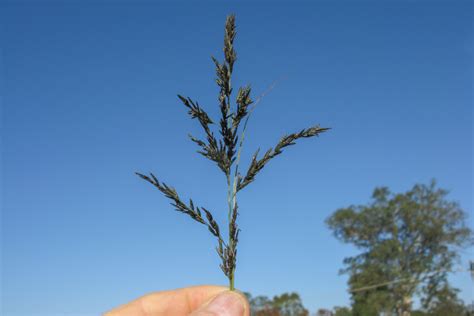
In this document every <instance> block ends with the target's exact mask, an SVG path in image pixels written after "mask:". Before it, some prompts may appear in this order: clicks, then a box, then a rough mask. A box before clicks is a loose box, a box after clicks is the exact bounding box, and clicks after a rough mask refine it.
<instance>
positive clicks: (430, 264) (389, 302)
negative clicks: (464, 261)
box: [327, 181, 473, 316]
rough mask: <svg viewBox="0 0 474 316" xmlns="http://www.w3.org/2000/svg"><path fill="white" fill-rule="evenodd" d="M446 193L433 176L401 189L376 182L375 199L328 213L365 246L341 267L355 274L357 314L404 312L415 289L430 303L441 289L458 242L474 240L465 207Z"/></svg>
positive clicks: (336, 228) (341, 234) (341, 231)
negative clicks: (449, 198)
mask: <svg viewBox="0 0 474 316" xmlns="http://www.w3.org/2000/svg"><path fill="white" fill-rule="evenodd" d="M447 194H448V192H447V191H446V190H443V189H439V188H437V187H436V183H435V182H434V181H432V182H431V183H430V184H429V185H423V184H418V185H415V186H414V187H413V188H412V189H411V190H410V191H408V192H405V193H399V194H393V193H391V192H390V191H389V189H388V188H376V189H375V190H374V193H373V196H372V202H371V203H369V204H367V205H360V206H350V207H347V208H342V209H339V210H337V211H336V212H335V213H334V214H333V215H332V216H331V217H329V218H328V219H327V224H328V226H329V228H330V229H331V230H332V231H333V233H334V235H335V236H336V237H337V238H338V239H339V240H341V241H343V242H345V243H350V244H353V245H354V246H356V247H357V248H358V249H359V250H360V254H359V255H357V256H354V257H349V258H346V259H345V260H344V263H345V269H344V270H342V272H345V273H349V275H350V278H349V286H350V289H351V294H352V300H353V304H354V306H353V309H354V315H364V316H368V315H378V313H380V312H396V313H397V314H399V315H402V314H403V313H404V312H409V310H410V309H411V303H412V297H413V296H414V295H415V294H420V295H421V297H422V300H423V303H424V306H425V307H427V306H429V305H430V304H431V302H432V301H433V300H434V299H436V298H437V297H440V295H442V293H441V292H440V290H441V289H443V288H445V287H446V286H448V280H447V275H448V273H449V272H451V271H452V270H453V268H454V263H455V260H456V258H457V257H458V250H459V247H465V246H469V245H472V244H473V237H472V231H471V230H470V229H469V228H468V227H467V225H466V213H465V212H464V211H463V210H462V209H461V208H460V206H459V205H458V204H457V203H456V202H453V201H448V200H447V199H446V196H447Z"/></svg>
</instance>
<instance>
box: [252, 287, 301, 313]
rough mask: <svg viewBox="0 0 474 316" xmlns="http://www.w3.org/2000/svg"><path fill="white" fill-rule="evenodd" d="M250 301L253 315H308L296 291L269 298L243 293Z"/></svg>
mask: <svg viewBox="0 0 474 316" xmlns="http://www.w3.org/2000/svg"><path fill="white" fill-rule="evenodd" d="M245 295H246V296H247V299H248V300H249V303H250V309H251V315H254V316H308V315H309V312H308V310H307V309H306V308H305V307H304V306H303V302H302V301H301V298H300V296H299V295H298V293H283V294H282V295H277V296H274V297H273V299H269V298H268V297H266V296H256V297H252V295H251V294H250V293H245Z"/></svg>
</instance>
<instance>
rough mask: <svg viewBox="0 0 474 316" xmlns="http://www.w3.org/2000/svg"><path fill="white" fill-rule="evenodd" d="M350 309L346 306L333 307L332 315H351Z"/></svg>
mask: <svg viewBox="0 0 474 316" xmlns="http://www.w3.org/2000/svg"><path fill="white" fill-rule="evenodd" d="M352 315H353V314H352V311H351V309H350V308H347V307H334V316H352Z"/></svg>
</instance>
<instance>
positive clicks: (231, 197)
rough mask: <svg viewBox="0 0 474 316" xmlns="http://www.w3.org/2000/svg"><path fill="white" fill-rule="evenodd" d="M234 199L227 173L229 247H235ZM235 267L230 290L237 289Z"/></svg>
mask: <svg viewBox="0 0 474 316" xmlns="http://www.w3.org/2000/svg"><path fill="white" fill-rule="evenodd" d="M233 200H234V196H233V194H232V181H231V176H230V174H229V175H227V204H228V207H229V214H228V219H229V246H228V249H233V247H234V241H233V238H232V234H231V231H232V214H233V211H234V207H233V204H234V202H233ZM234 269H235V268H234V267H232V271H230V272H229V275H228V277H229V290H231V291H233V290H235V287H234Z"/></svg>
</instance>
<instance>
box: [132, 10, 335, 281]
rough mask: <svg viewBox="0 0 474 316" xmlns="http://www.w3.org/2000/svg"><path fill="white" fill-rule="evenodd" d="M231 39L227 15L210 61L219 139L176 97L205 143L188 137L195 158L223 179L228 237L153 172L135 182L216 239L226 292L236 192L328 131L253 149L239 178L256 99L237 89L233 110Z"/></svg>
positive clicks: (232, 260) (196, 109)
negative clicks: (286, 152) (217, 54)
mask: <svg viewBox="0 0 474 316" xmlns="http://www.w3.org/2000/svg"><path fill="white" fill-rule="evenodd" d="M235 36H236V26H235V16H234V15H229V16H228V17H227V19H226V23H225V31H224V49H223V51H224V60H223V61H222V62H219V61H218V60H217V59H216V58H214V57H212V60H213V62H214V64H215V67H216V76H217V78H216V83H217V86H218V87H219V95H218V101H219V109H220V113H221V117H220V118H219V128H218V129H219V134H220V137H216V136H215V134H214V132H213V131H212V127H213V125H214V124H215V123H214V120H213V119H212V118H211V117H210V116H209V115H208V114H207V113H206V111H205V110H204V109H203V108H202V107H201V106H200V105H199V104H198V102H196V101H193V100H192V99H191V98H189V97H184V96H181V95H178V98H179V99H180V100H181V102H182V103H183V104H184V106H185V107H186V108H187V109H188V114H189V115H190V117H191V119H197V121H198V122H199V124H200V125H201V127H202V129H203V132H204V134H205V140H202V139H199V138H197V137H194V136H193V135H189V137H190V139H191V141H193V142H194V143H195V144H196V145H197V146H198V147H199V150H198V153H199V154H201V155H202V156H204V157H205V158H207V159H209V160H211V161H212V162H213V163H215V164H216V165H217V167H218V168H219V169H220V170H221V171H222V172H223V173H224V175H225V177H226V183H227V205H228V229H227V233H228V238H227V239H226V240H225V238H224V237H223V234H222V229H221V228H220V227H219V225H218V223H217V222H216V221H215V220H214V217H213V215H212V213H211V212H210V211H208V210H207V209H206V208H204V207H196V206H195V205H194V203H193V201H192V200H189V203H186V202H184V201H183V200H182V199H181V197H180V196H179V195H178V193H177V191H176V190H175V189H174V188H173V187H171V186H168V185H166V184H165V183H163V182H160V181H159V180H158V178H157V177H156V176H155V175H154V174H153V173H150V175H144V174H142V173H138V172H137V175H138V176H139V177H141V178H142V179H144V180H145V181H147V182H149V183H151V184H152V185H153V186H154V187H156V188H157V189H158V190H159V191H161V192H162V193H163V194H164V195H165V196H166V197H167V198H169V199H170V200H171V204H172V205H173V206H174V208H175V209H176V210H177V211H179V212H181V213H183V214H186V215H188V216H189V217H190V218H192V219H193V220H194V221H196V222H198V223H200V224H203V225H205V226H206V227H207V228H208V230H209V231H210V232H211V234H212V235H213V236H214V237H216V239H217V247H216V250H217V254H218V255H219V257H220V259H221V264H220V267H221V269H222V271H223V272H224V274H225V275H226V276H227V278H228V279H229V288H230V289H231V290H233V289H234V274H235V268H236V262H237V244H238V241H239V232H240V229H239V227H238V225H237V217H238V215H239V211H238V205H237V193H238V192H239V191H240V190H241V189H243V188H244V187H246V186H247V185H248V184H250V183H251V182H252V181H254V180H255V177H256V175H257V174H258V173H259V172H260V171H261V170H262V169H263V167H264V166H265V165H266V164H267V163H268V162H269V161H270V160H271V159H273V158H275V157H276V156H278V155H280V154H281V153H282V152H283V151H282V150H283V149H284V148H285V147H288V146H291V145H294V144H295V141H296V140H298V139H300V138H310V137H314V136H318V135H319V134H321V133H323V132H325V131H327V130H328V128H323V127H319V125H315V126H312V127H309V128H305V129H302V130H301V131H299V132H296V133H292V134H288V135H285V136H283V137H281V138H280V141H279V142H278V143H277V144H276V146H275V148H270V149H268V150H267V151H266V152H265V154H264V155H263V157H261V158H259V157H258V152H259V151H258V150H257V152H256V153H255V154H254V156H253V157H252V160H251V162H250V166H249V168H248V170H247V172H246V174H245V175H242V174H240V172H239V163H240V153H241V150H242V146H243V140H244V137H245V131H246V127H247V123H248V120H249V117H250V115H251V113H252V110H253V109H254V107H255V105H256V104H257V103H258V100H260V98H259V99H258V100H257V102H256V103H255V104H254V101H253V100H252V98H251V97H250V94H251V88H250V86H244V87H241V88H239V90H238V92H237V96H236V98H235V101H234V104H235V106H232V101H231V98H232V92H233V87H232V74H233V70H234V63H235V62H236V60H237V54H236V52H235V50H234V39H235ZM252 104H253V107H252V108H251V109H250V105H252ZM242 122H244V124H243V126H241V125H242V124H241V123H242ZM202 212H204V215H205V216H203V214H202Z"/></svg>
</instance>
